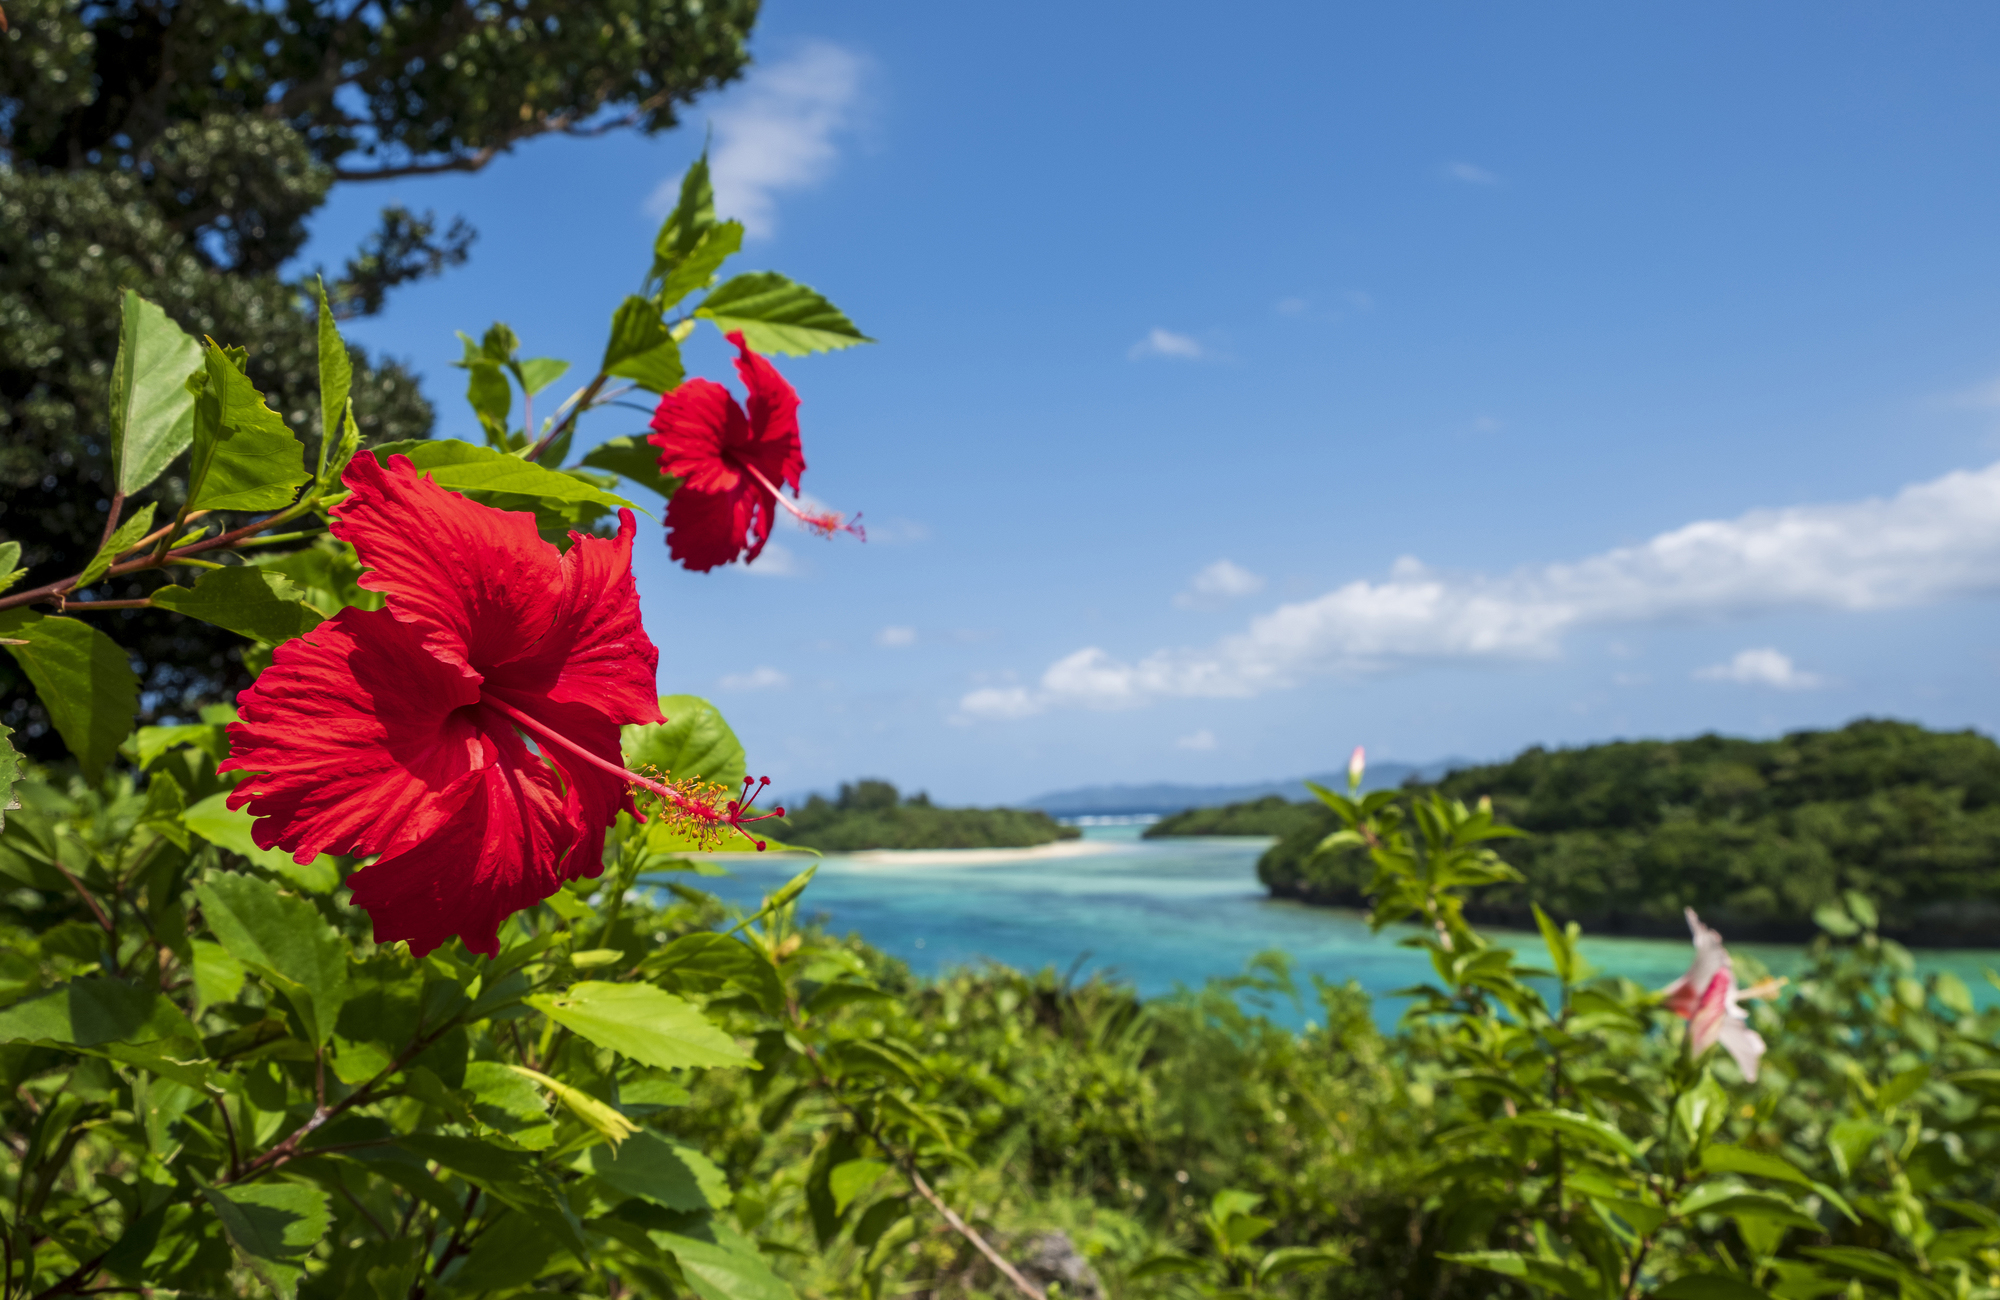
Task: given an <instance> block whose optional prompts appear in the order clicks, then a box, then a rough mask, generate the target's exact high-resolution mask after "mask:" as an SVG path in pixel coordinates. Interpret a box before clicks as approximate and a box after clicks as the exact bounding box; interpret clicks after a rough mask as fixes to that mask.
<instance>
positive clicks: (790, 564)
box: [741, 542, 806, 578]
mask: <svg viewBox="0 0 2000 1300" xmlns="http://www.w3.org/2000/svg"><path fill="white" fill-rule="evenodd" d="M741 568H742V570H743V572H745V573H747V574H749V575H750V576H751V577H753V578H796V577H798V576H799V575H800V574H802V573H804V572H805V571H806V566H805V565H803V564H801V563H800V562H799V557H798V555H797V554H796V553H794V552H793V551H791V550H789V549H787V548H786V547H784V546H782V545H780V544H779V543H777V542H770V543H767V544H766V545H765V547H764V550H763V552H762V553H761V554H760V555H758V557H757V558H756V559H754V560H752V561H751V562H750V563H748V564H745V565H742V566H741Z"/></svg>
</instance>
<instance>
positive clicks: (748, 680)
mask: <svg viewBox="0 0 2000 1300" xmlns="http://www.w3.org/2000/svg"><path fill="white" fill-rule="evenodd" d="M791 684H792V679H791V678H789V677H787V676H785V675H784V674H783V673H781V672H779V671H778V670H777V669H775V668H770V667H763V666H759V667H756V668H752V669H751V670H750V671H749V672H747V673H731V674H729V675H728V676H727V677H724V678H722V679H721V680H720V681H718V682H717V683H716V685H717V686H720V687H721V688H722V689H723V690H725V691H779V690H783V689H784V688H785V687H787V686H790V685H791Z"/></svg>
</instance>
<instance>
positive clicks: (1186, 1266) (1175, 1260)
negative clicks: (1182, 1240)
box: [1125, 1253, 1208, 1282]
mask: <svg viewBox="0 0 2000 1300" xmlns="http://www.w3.org/2000/svg"><path fill="white" fill-rule="evenodd" d="M1206 1272H1208V1265H1207V1264H1206V1263H1205V1262H1203V1261H1202V1260H1198V1259H1196V1258H1195V1257H1194V1256H1192V1255H1179V1254H1171V1253H1170V1254H1165V1255H1154V1256H1152V1257H1151V1258H1149V1259H1143V1260H1140V1261H1139V1262H1138V1263H1137V1264H1134V1265H1133V1266H1132V1271H1131V1272H1129V1273H1127V1274H1126V1275H1125V1280H1126V1281H1128V1282H1143V1281H1145V1280H1146V1279H1147V1278H1149V1277H1167V1276H1169V1275H1171V1274H1175V1273H1206Z"/></svg>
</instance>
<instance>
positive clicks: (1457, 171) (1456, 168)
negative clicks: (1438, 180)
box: [1444, 162, 1500, 185]
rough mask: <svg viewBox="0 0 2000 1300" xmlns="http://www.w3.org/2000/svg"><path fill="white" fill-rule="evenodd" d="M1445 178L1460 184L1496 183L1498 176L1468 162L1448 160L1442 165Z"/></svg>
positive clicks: (1498, 180) (1498, 179) (1498, 181)
mask: <svg viewBox="0 0 2000 1300" xmlns="http://www.w3.org/2000/svg"><path fill="white" fill-rule="evenodd" d="M1444 175H1445V179H1446V180H1453V181H1457V182H1459V183H1460V184H1462V185H1498V184H1499V183H1500V178H1499V177H1498V176H1496V175H1494V174H1493V173H1492V172H1490V171H1487V170H1486V169H1485V168H1484V167H1480V166H1477V165H1475V164H1473V163H1469V162H1450V163H1446V164H1445V165H1444Z"/></svg>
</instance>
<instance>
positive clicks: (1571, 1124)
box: [1504, 1110, 1639, 1160]
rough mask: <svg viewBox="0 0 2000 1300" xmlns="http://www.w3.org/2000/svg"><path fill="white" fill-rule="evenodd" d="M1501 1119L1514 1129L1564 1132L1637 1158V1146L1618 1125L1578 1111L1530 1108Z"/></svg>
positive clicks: (1620, 1153) (1634, 1158)
mask: <svg viewBox="0 0 2000 1300" xmlns="http://www.w3.org/2000/svg"><path fill="white" fill-rule="evenodd" d="M1504 1122H1505V1123H1506V1124H1508V1125H1511V1126H1512V1127H1515V1128H1538V1129H1543V1130H1546V1131H1548V1132H1552V1133H1567V1134H1569V1135H1570V1136H1571V1137H1574V1138H1577V1139H1578V1140H1580V1141H1583V1142H1588V1143H1589V1144H1590V1145H1592V1146H1595V1147H1601V1148H1603V1149H1605V1150H1607V1151H1615V1152H1617V1153H1618V1154H1619V1155H1621V1156H1624V1157H1625V1158H1626V1159H1627V1160H1637V1159H1638V1158H1639V1147H1638V1145H1637V1144H1636V1143H1634V1142H1633V1141H1632V1139H1631V1138H1629V1137H1626V1136H1625V1134H1624V1133H1622V1132H1620V1131H1619V1129H1618V1126H1617V1125H1615V1124H1611V1123H1608V1122H1606V1121H1604V1120H1601V1119H1598V1118H1596V1117H1595V1116H1591V1115H1585V1114H1581V1113H1580V1112H1577V1111H1573V1110H1533V1111H1529V1112H1528V1113H1527V1114H1525V1115H1517V1116H1515V1117H1514V1118H1513V1119H1511V1120H1506V1121H1504Z"/></svg>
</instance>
